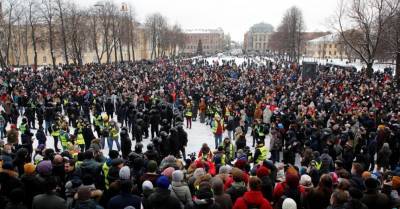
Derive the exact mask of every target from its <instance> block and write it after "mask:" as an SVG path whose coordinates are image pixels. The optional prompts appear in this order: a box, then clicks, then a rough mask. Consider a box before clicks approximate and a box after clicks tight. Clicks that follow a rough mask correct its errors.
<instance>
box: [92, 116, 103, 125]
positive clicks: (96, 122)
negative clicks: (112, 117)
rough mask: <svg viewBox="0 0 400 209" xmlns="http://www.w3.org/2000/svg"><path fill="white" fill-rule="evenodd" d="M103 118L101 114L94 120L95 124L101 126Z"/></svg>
mask: <svg viewBox="0 0 400 209" xmlns="http://www.w3.org/2000/svg"><path fill="white" fill-rule="evenodd" d="M101 120H102V118H101V115H98V116H97V117H96V119H95V120H94V125H95V126H98V127H100V123H101Z"/></svg>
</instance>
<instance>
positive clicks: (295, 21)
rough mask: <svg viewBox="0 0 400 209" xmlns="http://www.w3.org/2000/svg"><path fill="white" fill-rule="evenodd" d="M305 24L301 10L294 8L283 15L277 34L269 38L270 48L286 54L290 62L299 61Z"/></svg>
mask: <svg viewBox="0 0 400 209" xmlns="http://www.w3.org/2000/svg"><path fill="white" fill-rule="evenodd" d="M304 29H305V24H304V20H303V14H302V12H301V10H300V9H299V8H297V7H295V6H293V7H291V8H289V9H288V10H287V11H286V13H285V14H284V16H283V18H282V21H281V24H280V25H279V27H278V28H277V32H276V33H274V34H273V35H272V36H271V38H270V41H269V42H270V43H271V44H272V45H271V48H272V49H273V50H275V51H279V52H280V53H287V54H288V55H289V59H290V60H294V59H297V60H299V58H300V54H301V46H302V45H303V43H302V42H303V35H302V34H303V31H304Z"/></svg>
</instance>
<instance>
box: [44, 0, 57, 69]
mask: <svg viewBox="0 0 400 209" xmlns="http://www.w3.org/2000/svg"><path fill="white" fill-rule="evenodd" d="M40 11H41V13H42V18H43V20H44V21H45V22H46V25H47V30H48V41H49V47H50V56H51V60H52V64H53V68H54V69H55V68H56V57H55V54H54V53H55V51H54V48H55V47H54V46H55V44H54V41H55V40H54V23H53V21H54V16H55V5H54V2H53V1H52V0H42V3H41V4H40Z"/></svg>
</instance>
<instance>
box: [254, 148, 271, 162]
mask: <svg viewBox="0 0 400 209" xmlns="http://www.w3.org/2000/svg"><path fill="white" fill-rule="evenodd" d="M258 149H259V150H260V152H261V154H260V155H259V156H258V158H257V159H256V164H257V163H259V162H262V161H264V160H266V159H267V155H268V150H267V148H266V147H265V146H264V145H263V146H262V147H259V148H258Z"/></svg>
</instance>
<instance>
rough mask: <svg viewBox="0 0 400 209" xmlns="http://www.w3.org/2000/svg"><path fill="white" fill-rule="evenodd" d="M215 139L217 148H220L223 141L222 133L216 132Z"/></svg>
mask: <svg viewBox="0 0 400 209" xmlns="http://www.w3.org/2000/svg"><path fill="white" fill-rule="evenodd" d="M214 139H215V149H218V146H219V145H220V144H221V142H222V134H214Z"/></svg>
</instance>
